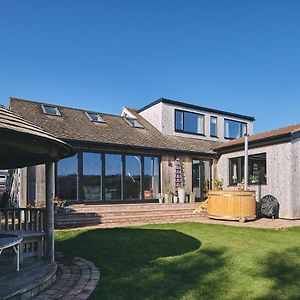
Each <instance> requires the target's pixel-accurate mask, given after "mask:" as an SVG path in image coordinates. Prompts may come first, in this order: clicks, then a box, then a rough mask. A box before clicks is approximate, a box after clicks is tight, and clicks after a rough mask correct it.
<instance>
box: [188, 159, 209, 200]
mask: <svg viewBox="0 0 300 300" xmlns="http://www.w3.org/2000/svg"><path fill="white" fill-rule="evenodd" d="M210 187H211V162H210V161H209V160H197V159H195V160H193V166H192V189H193V192H194V193H195V196H196V199H197V200H203V199H204V198H205V197H206V194H207V191H208V190H209V189H210Z"/></svg>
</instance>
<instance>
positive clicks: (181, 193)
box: [178, 188, 185, 203]
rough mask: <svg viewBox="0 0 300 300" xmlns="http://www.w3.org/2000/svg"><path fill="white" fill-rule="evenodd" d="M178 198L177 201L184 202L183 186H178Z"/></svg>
mask: <svg viewBox="0 0 300 300" xmlns="http://www.w3.org/2000/svg"><path fill="white" fill-rule="evenodd" d="M178 199H179V203H184V202H185V189H184V188H178Z"/></svg>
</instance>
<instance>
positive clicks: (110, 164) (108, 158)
mask: <svg viewBox="0 0 300 300" xmlns="http://www.w3.org/2000/svg"><path fill="white" fill-rule="evenodd" d="M121 174H122V156H121V155H118V154H105V200H120V199H121V179H122V176H121Z"/></svg>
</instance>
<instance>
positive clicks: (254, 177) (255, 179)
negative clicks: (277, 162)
mask: <svg viewBox="0 0 300 300" xmlns="http://www.w3.org/2000/svg"><path fill="white" fill-rule="evenodd" d="M249 181H250V183H252V184H257V183H258V182H259V178H258V176H255V175H250V176H249Z"/></svg>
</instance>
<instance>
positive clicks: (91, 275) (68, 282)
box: [32, 253, 100, 300]
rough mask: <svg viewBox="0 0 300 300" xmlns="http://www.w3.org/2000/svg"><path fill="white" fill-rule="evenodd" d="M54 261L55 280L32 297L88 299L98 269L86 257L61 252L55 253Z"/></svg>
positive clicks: (43, 299) (43, 298)
mask: <svg viewBox="0 0 300 300" xmlns="http://www.w3.org/2000/svg"><path fill="white" fill-rule="evenodd" d="M56 263H57V267H58V270H57V273H56V281H55V282H54V283H53V284H52V285H51V286H50V287H49V288H48V289H46V290H44V291H43V292H41V293H40V294H38V295H37V296H35V297H34V298H32V299H35V300H52V299H62V300H75V299H80V300H86V299H89V298H90V296H91V295H92V293H93V292H94V290H95V288H96V286H97V283H98V281H99V278H100V272H99V269H98V268H97V267H96V266H95V265H94V264H93V263H92V262H90V261H88V260H86V259H83V258H80V257H70V256H66V255H64V254H63V253H56Z"/></svg>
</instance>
